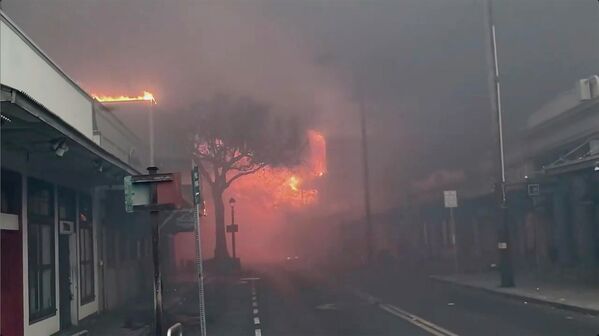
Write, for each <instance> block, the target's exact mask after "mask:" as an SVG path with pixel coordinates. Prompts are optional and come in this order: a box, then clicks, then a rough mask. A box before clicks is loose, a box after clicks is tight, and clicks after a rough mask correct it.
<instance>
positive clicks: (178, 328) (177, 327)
mask: <svg viewBox="0 0 599 336" xmlns="http://www.w3.org/2000/svg"><path fill="white" fill-rule="evenodd" d="M166 336H183V325H182V324H181V323H175V324H173V325H172V326H171V327H170V328H168V330H167V331H166Z"/></svg>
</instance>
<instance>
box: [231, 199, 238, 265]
mask: <svg viewBox="0 0 599 336" xmlns="http://www.w3.org/2000/svg"><path fill="white" fill-rule="evenodd" d="M231 245H232V248H233V259H237V252H236V251H235V207H234V206H232V205H231Z"/></svg>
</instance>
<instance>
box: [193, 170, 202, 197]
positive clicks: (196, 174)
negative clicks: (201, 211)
mask: <svg viewBox="0 0 599 336" xmlns="http://www.w3.org/2000/svg"><path fill="white" fill-rule="evenodd" d="M200 188H201V185H200V171H199V170H198V166H194V167H193V169H192V170H191V192H192V197H193V204H195V205H198V204H201V203H202V191H201V189H200Z"/></svg>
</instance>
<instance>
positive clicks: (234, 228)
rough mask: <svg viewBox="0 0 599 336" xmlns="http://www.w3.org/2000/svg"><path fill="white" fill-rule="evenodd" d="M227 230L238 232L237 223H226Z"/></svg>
mask: <svg viewBox="0 0 599 336" xmlns="http://www.w3.org/2000/svg"><path fill="white" fill-rule="evenodd" d="M227 232H239V225H237V224H230V225H227Z"/></svg>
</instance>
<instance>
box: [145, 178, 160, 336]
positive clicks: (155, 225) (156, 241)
mask: <svg viewBox="0 0 599 336" xmlns="http://www.w3.org/2000/svg"><path fill="white" fill-rule="evenodd" d="M157 171H158V168H156V167H148V173H149V174H150V175H153V174H156V172H157ZM151 188H152V189H151V200H150V204H152V205H156V204H158V188H157V186H156V183H152V187H151ZM159 215H160V212H159V211H157V210H152V211H150V222H151V224H152V260H153V263H154V331H155V334H156V336H162V275H161V274H160V217H159Z"/></svg>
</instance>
